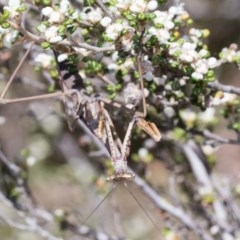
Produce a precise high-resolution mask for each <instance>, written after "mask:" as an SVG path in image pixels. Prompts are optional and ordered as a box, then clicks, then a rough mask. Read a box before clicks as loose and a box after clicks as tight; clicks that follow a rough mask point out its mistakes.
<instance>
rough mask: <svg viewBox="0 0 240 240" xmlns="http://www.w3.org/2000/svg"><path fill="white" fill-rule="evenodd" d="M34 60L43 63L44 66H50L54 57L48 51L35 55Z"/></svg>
mask: <svg viewBox="0 0 240 240" xmlns="http://www.w3.org/2000/svg"><path fill="white" fill-rule="evenodd" d="M34 61H35V62H36V63H39V64H41V66H42V67H43V68H49V67H50V66H51V63H52V61H53V57H52V56H50V55H48V54H46V53H40V54H38V55H37V56H36V57H35V59H34Z"/></svg>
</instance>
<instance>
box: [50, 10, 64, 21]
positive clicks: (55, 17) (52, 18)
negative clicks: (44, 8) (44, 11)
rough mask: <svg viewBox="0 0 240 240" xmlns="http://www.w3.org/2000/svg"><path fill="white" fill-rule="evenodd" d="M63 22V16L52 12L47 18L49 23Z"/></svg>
mask: <svg viewBox="0 0 240 240" xmlns="http://www.w3.org/2000/svg"><path fill="white" fill-rule="evenodd" d="M62 20H63V15H61V13H60V12H57V11H53V12H52V13H51V14H50V16H49V22H50V23H59V22H61V21H62Z"/></svg>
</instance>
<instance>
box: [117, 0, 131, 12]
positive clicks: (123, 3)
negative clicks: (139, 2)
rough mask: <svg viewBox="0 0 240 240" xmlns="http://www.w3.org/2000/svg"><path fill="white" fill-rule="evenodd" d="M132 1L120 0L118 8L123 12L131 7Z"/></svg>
mask: <svg viewBox="0 0 240 240" xmlns="http://www.w3.org/2000/svg"><path fill="white" fill-rule="evenodd" d="M131 2H132V0H118V1H117V3H116V7H117V8H119V9H122V10H127V9H128V8H129V7H130V5H131Z"/></svg>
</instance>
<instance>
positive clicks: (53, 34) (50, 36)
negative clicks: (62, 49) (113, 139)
mask: <svg viewBox="0 0 240 240" xmlns="http://www.w3.org/2000/svg"><path fill="white" fill-rule="evenodd" d="M45 37H46V39H47V40H48V41H49V42H51V43H55V42H59V41H61V40H62V37H61V36H59V35H58V27H57V26H51V27H49V28H48V29H47V30H46V32H45Z"/></svg>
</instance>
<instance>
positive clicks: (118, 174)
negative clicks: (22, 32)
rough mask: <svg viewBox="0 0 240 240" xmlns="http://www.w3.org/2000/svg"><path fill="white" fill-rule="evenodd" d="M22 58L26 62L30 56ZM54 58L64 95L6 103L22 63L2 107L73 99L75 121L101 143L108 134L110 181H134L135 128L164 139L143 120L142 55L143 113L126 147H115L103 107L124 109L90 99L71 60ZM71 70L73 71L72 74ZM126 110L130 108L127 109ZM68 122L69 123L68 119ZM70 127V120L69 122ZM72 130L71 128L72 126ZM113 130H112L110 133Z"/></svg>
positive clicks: (127, 137) (2, 98)
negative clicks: (132, 150) (131, 159)
mask: <svg viewBox="0 0 240 240" xmlns="http://www.w3.org/2000/svg"><path fill="white" fill-rule="evenodd" d="M29 51H30V50H29V49H28V51H27V52H26V53H25V56H23V58H26V56H27V53H28V52H29ZM54 54H55V57H56V61H57V63H58V68H59V75H60V76H59V80H60V81H59V82H60V86H61V89H62V91H60V92H54V93H50V94H44V95H40V96H33V97H26V98H17V99H6V98H5V95H6V93H7V91H8V89H9V87H10V85H11V83H12V81H13V79H14V76H15V75H16V72H17V70H18V69H19V68H20V64H22V63H23V60H21V61H20V63H19V66H18V67H17V68H16V70H15V72H14V73H13V74H12V77H11V78H10V80H9V82H8V83H7V85H6V87H5V88H4V90H3V91H2V93H1V96H0V103H1V104H7V103H14V102H21V101H30V100H36V99H45V98H52V97H58V96H63V99H64V102H65V101H66V99H65V98H66V96H70V97H71V99H72V100H73V102H74V105H75V108H74V110H75V117H76V118H80V119H81V120H82V121H83V122H84V123H85V124H86V126H87V127H88V128H89V129H90V131H91V132H92V133H93V134H94V135H95V136H96V137H97V138H99V139H102V140H103V135H104V132H105V140H104V144H105V145H106V146H107V148H108V151H109V153H110V156H111V161H112V165H113V167H114V171H115V174H114V175H113V176H111V177H108V178H107V179H108V180H113V181H119V180H121V179H131V178H132V177H133V175H132V174H130V173H128V171H127V160H126V159H127V156H128V154H129V147H130V142H131V141H130V139H131V136H132V131H133V127H134V125H135V124H136V125H137V126H138V127H140V128H141V129H142V130H144V131H145V132H147V133H148V134H149V135H150V136H151V137H152V138H153V139H154V140H155V141H159V140H160V139H161V134H160V132H159V130H158V129H157V127H156V125H155V124H154V123H152V122H147V121H146V120H145V119H144V118H145V116H146V100H145V97H144V92H143V88H144V84H143V77H142V69H141V54H138V55H137V57H136V66H137V70H138V72H139V76H140V87H141V91H142V95H143V96H142V103H143V112H134V116H133V117H132V120H131V121H130V123H129V126H128V128H127V132H126V135H125V137H124V141H123V144H122V145H121V143H120V141H119V140H117V142H118V144H117V145H115V143H114V140H113V134H112V130H113V132H114V134H115V135H116V133H115V129H114V126H113V124H112V120H111V117H110V115H109V114H108V112H107V110H106V109H105V107H104V104H110V105H111V104H112V105H113V106H114V107H118V108H120V107H123V106H122V105H121V104H119V103H116V102H112V101H110V100H109V99H106V98H104V97H101V96H99V95H97V96H87V95H86V94H85V92H84V88H83V79H82V77H81V76H80V75H79V73H78V69H76V68H75V67H74V68H72V66H71V63H70V62H69V61H68V59H65V60H63V61H59V53H58V52H57V51H55V50H54ZM70 68H71V70H70ZM125 108H126V109H127V107H125ZM129 110H130V111H134V109H128V111H129ZM67 120H68V119H67ZM68 123H69V120H68ZM69 127H70V129H71V128H72V124H70V123H69ZM111 128H112V130H111Z"/></svg>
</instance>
